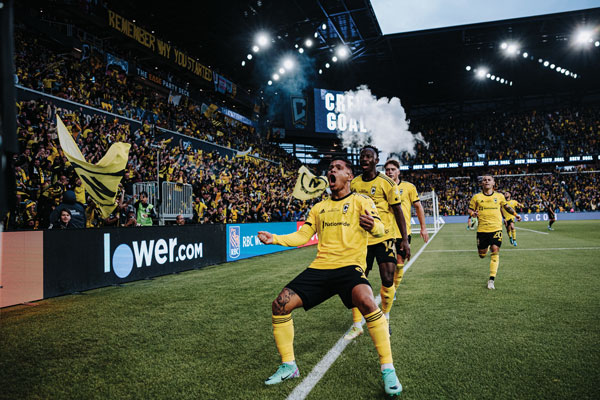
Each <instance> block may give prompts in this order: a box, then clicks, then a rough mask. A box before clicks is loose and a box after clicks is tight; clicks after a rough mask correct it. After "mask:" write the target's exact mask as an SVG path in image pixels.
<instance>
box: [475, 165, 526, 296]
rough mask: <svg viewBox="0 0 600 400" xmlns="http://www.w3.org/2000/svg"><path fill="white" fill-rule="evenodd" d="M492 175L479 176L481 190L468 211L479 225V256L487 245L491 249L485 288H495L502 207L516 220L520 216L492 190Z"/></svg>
mask: <svg viewBox="0 0 600 400" xmlns="http://www.w3.org/2000/svg"><path fill="white" fill-rule="evenodd" d="M494 184H495V182H494V177H492V175H489V174H486V175H483V177H482V178H481V192H480V193H477V194H476V195H474V196H473V198H471V202H470V203H469V209H468V213H469V215H470V216H472V217H473V216H475V217H478V219H479V226H478V227H477V250H478V252H479V257H480V258H484V257H485V255H486V254H487V251H488V247H489V249H490V250H491V252H492V253H491V256H490V258H491V260H490V279H489V280H488V284H487V288H488V289H495V287H494V281H495V279H496V274H497V272H498V265H499V264H500V246H502V213H501V212H500V209H501V208H504V209H505V210H506V211H508V212H509V213H510V214H511V215H514V216H515V218H516V219H517V221H520V220H521V217H520V216H519V215H518V214H517V212H516V211H515V210H513V208H512V207H510V206H509V205H508V204H506V199H505V198H504V195H502V194H501V193H498V192H495V191H494Z"/></svg>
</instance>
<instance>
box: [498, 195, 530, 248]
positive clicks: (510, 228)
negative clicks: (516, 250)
mask: <svg viewBox="0 0 600 400" xmlns="http://www.w3.org/2000/svg"><path fill="white" fill-rule="evenodd" d="M504 197H505V198H506V204H508V205H509V206H510V207H512V209H513V210H515V211H516V210H517V207H519V208H523V207H525V206H524V205H523V204H521V203H519V202H518V201H516V200H514V199H511V194H510V192H504ZM502 216H503V217H504V226H506V233H508V239H509V240H510V244H512V245H513V246H515V247H517V231H516V230H515V217H514V216H513V215H512V214H510V213H509V212H507V211H506V210H505V209H504V208H502Z"/></svg>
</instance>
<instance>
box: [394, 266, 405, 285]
mask: <svg viewBox="0 0 600 400" xmlns="http://www.w3.org/2000/svg"><path fill="white" fill-rule="evenodd" d="M403 277H404V263H402V264H398V265H397V266H396V271H395V272H394V287H395V288H396V289H398V285H399V284H400V282H402V278H403Z"/></svg>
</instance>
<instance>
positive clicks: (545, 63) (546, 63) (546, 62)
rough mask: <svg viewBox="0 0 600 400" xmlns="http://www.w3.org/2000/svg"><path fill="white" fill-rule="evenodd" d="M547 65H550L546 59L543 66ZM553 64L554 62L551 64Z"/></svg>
mask: <svg viewBox="0 0 600 400" xmlns="http://www.w3.org/2000/svg"><path fill="white" fill-rule="evenodd" d="M548 65H550V63H549V62H548V61H544V67H547V66H548ZM552 65H554V64H552Z"/></svg>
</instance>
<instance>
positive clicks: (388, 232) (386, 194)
mask: <svg viewBox="0 0 600 400" xmlns="http://www.w3.org/2000/svg"><path fill="white" fill-rule="evenodd" d="M350 189H351V190H352V191H353V192H356V193H360V194H363V195H365V196H368V197H370V198H371V199H372V200H373V202H375V205H376V206H377V211H378V213H379V217H380V218H381V222H383V226H384V227H385V232H384V234H383V236H381V237H374V236H373V235H369V245H372V244H377V243H381V242H383V241H385V240H388V239H394V238H395V237H396V231H397V230H398V231H399V229H398V227H397V226H396V225H397V224H396V218H395V217H394V212H393V211H392V208H391V206H393V205H396V204H400V192H399V191H398V185H396V182H394V181H393V180H391V179H390V178H389V177H388V176H386V175H385V174H383V173H381V172H379V173H378V174H377V175H376V176H375V178H373V179H371V180H369V181H365V180H364V179H363V176H362V175H359V176H357V177H356V178H354V179H352V183H351V184H350Z"/></svg>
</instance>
